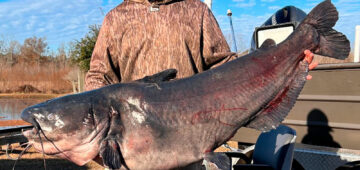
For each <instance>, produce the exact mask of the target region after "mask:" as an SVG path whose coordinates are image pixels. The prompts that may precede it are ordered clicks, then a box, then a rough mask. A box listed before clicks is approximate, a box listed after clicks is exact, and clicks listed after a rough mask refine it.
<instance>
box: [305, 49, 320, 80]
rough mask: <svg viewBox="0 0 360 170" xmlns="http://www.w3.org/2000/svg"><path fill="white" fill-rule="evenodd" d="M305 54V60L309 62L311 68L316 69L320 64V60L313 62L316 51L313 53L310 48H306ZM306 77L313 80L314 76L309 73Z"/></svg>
mask: <svg viewBox="0 0 360 170" xmlns="http://www.w3.org/2000/svg"><path fill="white" fill-rule="evenodd" d="M304 54H305V58H304V60H305V61H306V62H308V63H309V70H312V69H314V68H315V67H316V66H317V65H318V64H319V63H318V62H314V63H313V62H312V61H313V58H314V53H312V52H311V51H310V50H305V51H304ZM306 79H307V80H311V79H312V76H311V75H308V76H307V77H306Z"/></svg>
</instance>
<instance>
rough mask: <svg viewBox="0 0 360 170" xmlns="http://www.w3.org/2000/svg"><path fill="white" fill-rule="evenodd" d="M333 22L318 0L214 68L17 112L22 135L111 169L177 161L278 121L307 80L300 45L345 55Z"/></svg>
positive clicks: (43, 147)
mask: <svg viewBox="0 0 360 170" xmlns="http://www.w3.org/2000/svg"><path fill="white" fill-rule="evenodd" d="M337 20H338V12H337V10H336V8H335V7H334V6H333V4H332V3H331V2H330V1H329V0H326V1H324V2H322V3H321V4H319V5H318V6H317V7H315V8H314V9H313V10H312V11H311V12H310V13H309V15H308V16H307V17H306V18H305V19H304V20H303V22H302V23H301V24H300V25H299V26H298V28H297V29H296V30H295V31H294V32H293V34H291V35H290V36H289V37H288V38H287V39H286V40H285V41H283V42H282V43H280V44H278V45H275V44H272V43H271V41H267V42H266V43H265V45H264V46H263V47H262V48H260V49H259V50H257V51H255V52H253V53H251V54H248V55H246V56H244V57H241V58H238V59H236V60H233V61H231V62H228V63H226V64H224V65H221V66H219V67H217V68H215V69H211V70H208V71H205V72H203V73H200V74H197V75H195V76H192V77H189V78H185V79H179V80H174V81H169V82H161V83H124V84H114V85H110V86H106V87H103V88H100V89H97V90H93V91H89V92H85V93H80V94H76V95H69V96H64V97H61V98H56V99H53V100H50V101H47V102H45V103H41V104H38V105H35V106H32V107H29V108H27V109H25V110H24V111H23V112H22V118H23V119H24V120H25V121H28V122H30V123H32V124H33V125H34V126H35V128H34V129H33V130H30V131H26V132H24V135H25V136H26V137H27V138H28V139H29V141H30V143H32V144H33V146H34V147H35V148H36V149H37V150H39V151H43V152H44V153H45V154H49V155H55V156H59V157H62V158H66V159H69V160H71V161H73V162H75V163H77V164H79V165H84V164H85V163H87V162H89V161H90V160H92V159H93V158H94V157H96V156H97V155H100V156H101V157H102V159H103V162H104V165H105V166H107V167H109V168H111V169H118V168H125V169H171V168H177V167H184V166H186V165H188V164H191V163H193V162H197V161H200V160H202V159H203V158H204V157H205V155H206V154H207V153H209V152H212V151H213V150H214V149H215V148H217V147H218V146H220V145H221V144H223V143H224V142H226V141H227V140H229V139H230V138H231V137H232V136H233V135H234V134H235V133H236V131H237V130H238V129H239V128H241V127H250V128H254V129H257V130H261V131H264V130H269V129H272V128H275V127H276V126H278V125H279V123H280V122H281V121H282V120H283V119H284V118H285V117H286V115H287V114H288V112H289V111H290V109H291V108H292V107H293V105H294V104H295V100H296V98H297V97H298V95H299V93H300V91H301V90H302V88H303V86H304V83H305V81H306V76H307V75H308V64H307V62H304V61H302V60H303V58H304V53H303V52H304V50H306V49H309V50H311V51H313V52H314V53H317V54H321V55H325V56H330V57H333V58H338V59H344V58H346V57H347V56H348V54H349V51H350V46H349V41H348V40H347V38H346V37H345V36H344V35H343V34H342V33H339V32H337V31H335V30H334V29H332V27H333V26H334V25H335V23H336V21H337ZM40 136H41V137H40ZM41 141H42V142H41Z"/></svg>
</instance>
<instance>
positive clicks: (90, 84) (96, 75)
mask: <svg viewBox="0 0 360 170" xmlns="http://www.w3.org/2000/svg"><path fill="white" fill-rule="evenodd" d="M111 23H112V16H110V15H109V14H108V15H107V16H106V17H105V19H104V21H103V24H102V26H101V29H100V32H99V35H98V39H97V41H96V45H95V48H94V51H93V54H92V56H91V61H90V70H89V71H88V73H87V74H86V76H85V90H87V91H88V90H93V89H97V88H100V87H103V86H105V85H108V84H113V83H118V82H120V81H121V78H120V69H119V66H118V61H117V59H116V58H113V56H111V45H112V41H113V38H112V35H111V30H112V29H111V27H112V25H111Z"/></svg>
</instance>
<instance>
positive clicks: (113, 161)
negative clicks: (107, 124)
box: [100, 138, 129, 169]
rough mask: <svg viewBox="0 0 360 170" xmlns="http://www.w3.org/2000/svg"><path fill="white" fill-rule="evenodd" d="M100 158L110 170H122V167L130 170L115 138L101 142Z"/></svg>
mask: <svg viewBox="0 0 360 170" xmlns="http://www.w3.org/2000/svg"><path fill="white" fill-rule="evenodd" d="M100 157H101V158H102V160H103V163H104V165H105V166H106V167H107V168H109V169H120V168H121V166H124V167H125V169H129V168H128V167H127V165H126V163H125V160H124V157H123V156H122V154H121V150H120V145H119V143H118V142H117V141H116V139H115V138H106V139H104V140H103V141H102V142H101V146H100Z"/></svg>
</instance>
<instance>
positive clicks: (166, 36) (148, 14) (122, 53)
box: [85, 0, 236, 90]
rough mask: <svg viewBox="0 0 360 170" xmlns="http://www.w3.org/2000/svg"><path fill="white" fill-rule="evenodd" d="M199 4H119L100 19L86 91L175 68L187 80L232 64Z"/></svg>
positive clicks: (135, 0)
mask: <svg viewBox="0 0 360 170" xmlns="http://www.w3.org/2000/svg"><path fill="white" fill-rule="evenodd" d="M235 56H236V55H235V54H234V53H230V49H229V46H228V45H227V43H226V40H225V38H224V36H223V34H222V32H221V30H220V28H219V26H218V23H217V22H216V20H215V18H214V16H213V14H212V13H211V11H210V10H209V8H208V7H207V6H206V5H205V4H204V3H202V2H201V1H199V0H184V1H178V0H176V1H175V0H163V1H150V0H124V2H123V3H121V4H120V5H119V6H117V7H116V8H114V9H113V10H112V11H110V12H109V13H108V14H107V16H106V17H105V19H104V22H103V25H102V28H101V30H100V33H99V37H98V40H97V43H96V46H95V49H94V52H93V55H92V59H91V64H90V70H89V72H88V73H87V75H86V82H85V84H86V90H92V89H96V88H99V87H102V86H105V85H108V84H112V83H118V82H129V81H132V80H136V79H139V78H142V77H144V76H146V75H152V74H154V73H157V72H160V71H163V70H165V69H169V68H174V69H177V70H178V75H177V77H178V78H183V77H188V76H191V75H194V74H196V73H199V72H202V71H204V70H207V69H209V68H211V67H213V66H214V65H216V64H221V63H223V62H226V61H228V60H230V59H233V58H235Z"/></svg>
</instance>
